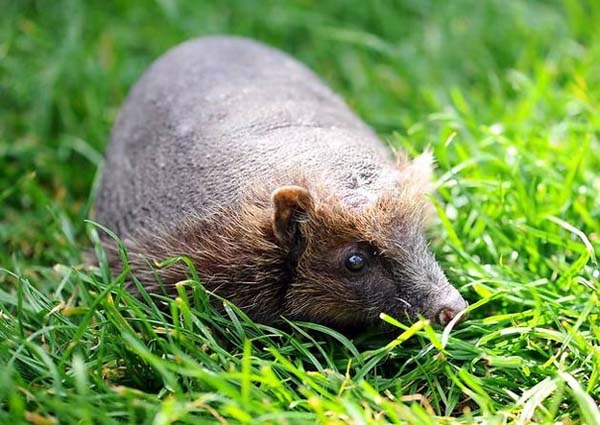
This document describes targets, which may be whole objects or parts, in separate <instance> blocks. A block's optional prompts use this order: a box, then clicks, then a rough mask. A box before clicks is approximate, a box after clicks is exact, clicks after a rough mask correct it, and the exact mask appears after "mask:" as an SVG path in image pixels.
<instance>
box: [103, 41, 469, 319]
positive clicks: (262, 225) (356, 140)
mask: <svg viewBox="0 0 600 425" xmlns="http://www.w3.org/2000/svg"><path fill="white" fill-rule="evenodd" d="M431 167H432V158H431V155H430V154H429V153H425V154H423V155H421V156H420V157H417V158H416V159H414V160H412V161H411V160H408V159H407V158H406V157H405V156H402V155H394V154H393V153H392V152H391V150H390V149H389V148H387V147H386V146H385V145H384V144H383V143H382V142H381V141H380V140H379V139H378V137H377V136H376V135H375V133H374V132H373V131H372V130H371V129H370V128H369V127H367V126H366V125H365V124H364V123H363V122H362V121H361V120H360V119H359V118H358V117H357V116H356V115H355V114H354V113H353V112H352V111H351V110H350V109H349V108H348V107H347V106H346V104H345V103H344V101H343V100H341V99H340V98H339V97H338V96H336V95H335V94H334V93H333V92H332V91H331V90H330V89H329V88H327V87H326V86H325V85H324V84H323V83H322V82H321V81H320V80H319V79H318V78H317V77H316V76H315V75H314V74H313V73H312V72H311V71H310V70H308V69H307V68H306V67H305V66H304V65H302V64H301V63H299V62H298V61H296V60H294V59H293V58H291V57H290V56H288V55H286V54H285V53H282V52H280V51H277V50H275V49H272V48H270V47H267V46H265V45H262V44H260V43H258V42H255V41H251V40H247V39H243V38H236V37H206V38H200V39H196V40H191V41H188V42H186V43H183V44H181V45H179V46H177V47H175V48H174V49H172V50H170V51H169V52H167V53H166V54H165V55H163V56H162V57H161V58H159V59H158V60H157V61H156V62H155V63H154V64H153V65H151V66H150V68H149V69H148V70H147V71H146V72H145V73H144V75H143V76H142V77H141V79H140V80H139V82H138V83H137V84H136V85H135V86H134V87H133V89H132V90H131V93H130V94H129V97H128V99H127V101H126V102H125V105H124V106H123V108H122V110H121V113H120V115H119V117H118V120H117V123H116V124H115V127H114V129H113V132H112V137H111V143H110V146H109V148H108V152H107V157H106V163H105V166H104V170H103V176H102V181H101V185H100V188H99V192H98V196H97V202H96V215H95V219H96V220H97V221H98V222H99V223H101V224H103V225H105V226H107V227H109V228H110V229H112V230H113V231H115V232H116V234H117V235H118V236H119V237H121V238H122V239H123V240H124V241H125V243H126V246H127V247H128V249H129V253H130V264H131V268H132V272H133V273H134V274H135V275H136V276H137V277H138V278H139V279H140V281H141V282H142V283H143V284H144V285H145V286H146V287H147V288H148V289H149V290H150V291H155V292H156V291H164V292H166V293H169V294H173V293H174V285H175V284H176V283H177V282H179V281H181V280H183V279H185V278H186V277H187V276H189V271H188V269H187V267H185V266H184V265H183V264H180V263H178V264H176V265H173V266H171V267H167V268H164V269H161V270H159V271H158V272H155V271H154V270H152V269H151V268H150V266H149V264H151V263H152V261H160V260H164V259H166V258H169V257H173V256H187V257H189V258H190V259H191V260H192V262H193V263H194V265H195V267H196V269H197V270H198V273H199V275H200V276H201V278H202V283H203V284H204V286H205V287H206V288H207V289H208V290H210V291H214V292H215V293H218V294H219V295H221V296H224V297H226V298H228V299H229V300H231V301H232V302H234V303H235V304H236V305H238V306H239V307H240V308H242V309H243V310H244V311H246V313H247V314H248V315H249V316H250V317H252V318H253V319H255V320H257V321H260V322H264V323H277V322H279V321H280V320H281V318H282V317H286V318H288V319H295V320H307V321H314V322H319V323H324V324H327V325H330V326H335V327H339V328H354V329H361V328H364V327H366V326H369V325H372V324H377V323H380V319H379V316H380V314H381V313H387V314H390V315H392V316H395V317H397V318H398V319H401V320H404V319H407V318H408V319H410V320H414V319H416V318H418V317H420V316H424V317H426V318H429V319H431V320H432V321H434V322H437V323H441V324H444V325H445V324H447V323H448V322H449V321H450V320H451V319H453V318H454V317H455V316H456V315H457V314H458V313H459V312H460V311H462V310H464V309H465V308H466V306H467V304H466V302H465V301H464V299H463V298H462V297H461V295H460V294H459V292H458V291H457V290H456V289H455V288H454V287H453V286H452V285H451V284H450V283H449V282H448V280H447V278H446V276H445V275H444V273H443V272H442V270H441V268H440V266H439V265H438V263H437V262H436V260H435V259H434V257H433V255H432V253H431V252H430V250H429V248H428V243H427V241H426V238H425V233H424V232H425V227H426V224H427V218H428V217H427V216H428V214H430V213H429V212H428V211H429V210H430V205H429V199H428V194H429V187H430V179H431V174H432V171H431ZM107 246H109V248H108V253H109V258H110V263H111V266H112V268H113V269H114V271H115V272H118V271H119V270H121V263H120V260H119V258H118V255H117V254H116V251H115V250H114V247H112V248H111V247H110V244H107ZM131 288H132V290H133V286H132V287H131Z"/></svg>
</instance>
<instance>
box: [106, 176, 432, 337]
mask: <svg viewBox="0 0 600 425" xmlns="http://www.w3.org/2000/svg"><path fill="white" fill-rule="evenodd" d="M412 178H417V179H418V178H420V177H418V176H417V177H415V176H412ZM310 180H311V179H307V178H306V177H301V178H296V179H290V181H293V182H294V186H296V187H304V188H306V189H307V191H308V193H310V198H311V200H312V202H311V204H310V206H309V207H308V208H309V209H308V210H304V211H302V212H301V213H300V214H301V215H300V216H298V217H296V219H297V220H298V223H299V227H300V228H299V232H300V234H301V235H302V239H303V246H302V247H301V248H300V251H301V252H295V253H290V249H289V246H288V245H287V244H286V243H283V244H282V241H281V238H278V237H277V236H276V234H275V231H274V225H273V221H274V216H275V214H276V211H277V208H276V207H275V205H274V203H273V202H271V198H272V194H270V193H268V192H265V191H260V190H256V191H254V192H253V193H251V194H247V196H246V198H245V200H243V201H242V202H241V203H240V205H234V206H231V207H228V208H221V209H219V210H215V211H213V212H212V213H211V214H210V215H209V216H208V217H204V218H195V217H190V218H189V219H188V220H186V221H185V222H184V223H182V224H181V225H180V226H178V228H177V230H176V231H175V232H172V231H166V230H161V229H160V226H159V225H157V226H156V227H155V228H154V230H153V231H152V232H141V233H139V234H137V235H135V236H132V237H129V238H128V239H126V240H125V245H126V247H127V249H128V253H129V265H130V267H131V270H132V272H133V274H134V275H135V276H136V277H137V278H138V279H139V280H140V281H141V282H143V283H144V285H145V287H146V288H147V289H148V290H149V291H150V292H160V290H161V289H162V290H165V291H166V293H168V294H170V295H173V294H175V284H176V283H177V282H180V281H182V280H184V279H187V278H188V277H189V272H190V271H189V269H188V267H187V265H185V264H184V263H183V262H177V263H175V264H172V265H170V266H168V267H164V268H158V267H157V264H158V263H159V262H161V261H163V260H165V259H168V258H172V257H179V256H184V257H187V258H189V259H190V260H191V261H192V263H193V264H194V266H195V268H196V270H197V271H198V273H199V275H200V277H201V279H202V283H203V284H204V286H205V287H206V288H207V289H208V290H209V291H213V292H215V293H217V294H219V295H221V296H223V297H224V298H227V299H229V300H230V301H232V302H234V303H235V304H236V305H237V306H238V307H240V308H242V309H243V310H244V311H245V312H246V313H247V314H249V315H250V316H251V317H252V318H253V319H255V320H257V321H259V322H267V323H276V322H278V321H280V320H281V318H282V317H286V318H288V319H296V320H311V321H315V322H320V323H326V324H329V325H333V326H338V327H341V328H348V327H355V326H357V325H360V324H368V323H372V322H374V321H375V320H376V319H377V317H378V316H379V314H380V313H381V312H387V313H389V314H395V315H403V314H404V313H405V311H403V310H401V309H397V308H396V309H392V310H387V311H386V305H389V304H390V303H389V297H396V296H397V295H396V288H395V287H393V286H390V287H389V288H382V287H381V281H380V279H378V276H377V275H373V274H371V276H369V279H368V282H367V284H366V285H365V284H364V283H363V284H361V285H360V287H356V286H355V285H352V284H349V283H348V279H344V276H343V275H344V272H343V271H340V270H339V267H338V266H337V264H336V263H337V262H339V258H336V256H335V255H334V256H332V253H337V252H342V253H343V252H344V251H345V250H346V249H345V248H346V247H348V248H350V247H352V246H354V245H355V244H356V243H359V244H367V245H369V246H370V247H373V248H374V249H375V250H376V251H377V256H378V258H379V259H380V260H381V261H389V260H390V259H393V258H401V257H403V256H405V254H406V253H404V252H403V249H404V248H403V246H402V244H400V243H398V237H397V234H398V233H399V232H400V233H403V234H404V235H405V237H407V238H410V237H412V236H411V235H413V234H417V233H419V232H420V230H421V229H422V226H423V224H424V221H425V219H426V216H427V214H426V213H425V211H426V210H427V205H429V202H428V200H427V198H426V196H427V194H426V193H425V192H423V187H422V185H420V184H419V182H418V181H414V182H413V184H410V185H405V188H406V189H405V190H399V189H398V190H396V191H394V192H391V193H388V194H386V195H384V196H382V197H380V199H379V200H378V201H377V202H376V203H375V204H374V205H372V206H370V207H369V208H367V209H365V210H362V211H356V210H355V209H352V208H349V207H347V206H346V205H345V204H344V203H342V202H340V201H339V200H338V199H336V196H335V194H333V193H329V192H328V191H327V189H326V186H325V185H323V184H315V182H314V179H313V181H312V182H311V183H309V181H310ZM357 241H358V242H357ZM106 248H107V253H108V258H109V261H110V265H111V268H112V269H113V270H115V271H121V267H122V264H121V259H120V256H119V252H118V250H117V249H116V245H115V244H114V243H107V244H106ZM157 277H158V279H157ZM161 286H162V288H161ZM129 287H130V289H131V290H133V285H132V284H129ZM340 294H343V296H340ZM365 298H366V302H365Z"/></svg>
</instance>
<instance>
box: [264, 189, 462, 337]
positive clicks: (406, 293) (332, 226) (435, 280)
mask: <svg viewBox="0 0 600 425" xmlns="http://www.w3.org/2000/svg"><path fill="white" fill-rule="evenodd" d="M397 195H398V194H392V195H390V196H383V197H381V198H380V199H379V200H378V201H377V202H376V204H374V205H372V206H371V207H369V208H366V209H364V210H361V211H356V210H352V209H348V208H344V206H343V205H341V204H340V203H339V202H337V201H335V200H333V199H332V198H331V197H326V198H325V199H324V200H323V199H315V198H314V197H313V195H311V193H310V192H309V191H308V190H306V189H305V188H303V187H300V186H286V187H282V188H280V189H278V190H276V191H275V193H274V194H273V201H274V205H275V213H274V226H273V229H274V233H275V235H276V237H277V238H278V239H279V241H280V243H281V244H282V245H283V246H287V247H288V251H287V252H288V253H289V256H288V260H289V263H288V266H289V267H290V269H291V270H292V272H293V279H292V282H290V284H289V287H288V288H287V291H286V297H285V305H284V306H283V313H284V315H286V316H288V317H289V318H293V319H299V320H307V321H314V322H320V323H325V324H329V325H333V326H338V327H344V328H345V327H359V328H360V327H363V326H366V325H369V324H372V323H381V321H380V319H379V316H380V314H381V313H387V314H389V315H391V316H394V317H396V318H397V319H399V320H404V319H407V318H408V319H409V320H414V319H415V318H417V317H419V316H424V317H426V318H429V319H431V320H432V321H434V322H437V323H441V324H446V323H447V322H449V321H450V320H451V319H452V318H453V317H455V316H456V315H457V314H458V313H459V312H460V311H462V310H464V309H465V308H466V303H465V301H464V300H463V299H462V297H461V296H460V294H459V293H458V291H457V290H456V289H455V288H453V287H452V286H451V285H450V284H449V283H448V280H447V279H446V277H445V276H444V273H443V272H442V270H441V269H440V267H439V265H438V264H437V262H436V261H435V259H434V257H433V255H432V254H431V252H430V251H429V249H428V247H427V242H426V239H425V237H424V218H425V208H424V205H423V204H422V203H421V202H416V201H415V198H413V197H412V194H401V195H402V196H397ZM421 198H422V197H421Z"/></svg>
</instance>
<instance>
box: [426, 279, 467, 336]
mask: <svg viewBox="0 0 600 425" xmlns="http://www.w3.org/2000/svg"><path fill="white" fill-rule="evenodd" d="M447 288H448V290H447V291H445V293H444V294H443V295H441V296H440V297H439V298H438V299H439V300H440V302H439V305H438V306H436V308H435V309H433V312H434V313H433V315H432V317H430V319H431V320H432V321H433V322H435V323H438V324H440V325H442V326H446V325H447V324H448V323H450V321H451V320H452V319H454V318H455V317H456V316H457V315H458V314H459V313H461V312H462V311H463V310H465V309H466V308H467V307H468V305H469V304H468V303H467V302H466V301H465V300H464V298H463V297H462V296H461V295H460V293H459V292H458V291H457V290H456V289H455V288H454V287H452V286H450V285H448V287H447ZM465 317H466V315H464V314H463V316H462V317H461V320H464V318H465Z"/></svg>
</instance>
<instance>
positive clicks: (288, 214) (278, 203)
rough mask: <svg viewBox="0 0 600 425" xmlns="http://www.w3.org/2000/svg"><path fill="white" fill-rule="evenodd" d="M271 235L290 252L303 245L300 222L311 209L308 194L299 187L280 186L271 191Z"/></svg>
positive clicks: (310, 198) (310, 200)
mask: <svg viewBox="0 0 600 425" xmlns="http://www.w3.org/2000/svg"><path fill="white" fill-rule="evenodd" d="M271 199H272V200H273V211H274V212H273V233H274V234H275V237H277V239H278V240H279V242H281V243H282V244H285V245H287V246H288V247H289V248H290V249H292V250H294V249H295V250H298V249H300V248H301V247H302V245H303V240H302V239H303V238H302V234H301V233H300V226H299V224H300V220H302V217H303V216H305V215H306V214H308V213H310V211H311V210H312V208H313V200H312V196H311V195H310V192H309V191H308V190H306V189H305V188H303V187H301V186H281V187H279V188H277V189H275V190H274V191H273V195H272V196H271Z"/></svg>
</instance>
